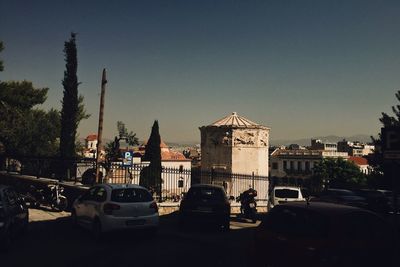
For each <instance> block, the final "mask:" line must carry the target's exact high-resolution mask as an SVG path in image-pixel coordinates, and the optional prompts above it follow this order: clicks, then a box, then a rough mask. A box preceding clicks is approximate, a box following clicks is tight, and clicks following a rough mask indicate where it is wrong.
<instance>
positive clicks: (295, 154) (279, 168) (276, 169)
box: [270, 149, 349, 178]
mask: <svg viewBox="0 0 400 267" xmlns="http://www.w3.org/2000/svg"><path fill="white" fill-rule="evenodd" d="M348 157H349V156H348V154H347V152H337V151H329V150H304V149H301V150H288V149H276V150H275V151H274V152H272V153H271V159H270V162H271V164H270V175H271V176H272V177H296V178H300V177H303V178H307V177H310V176H311V175H312V172H313V168H314V165H315V164H316V163H318V162H320V161H321V160H323V159H325V158H343V159H347V158H348Z"/></svg>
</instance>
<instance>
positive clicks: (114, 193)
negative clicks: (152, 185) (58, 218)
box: [71, 184, 159, 237]
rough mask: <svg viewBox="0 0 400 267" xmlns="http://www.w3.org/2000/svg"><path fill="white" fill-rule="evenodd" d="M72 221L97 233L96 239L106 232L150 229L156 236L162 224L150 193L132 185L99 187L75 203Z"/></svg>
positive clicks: (105, 185) (102, 185)
mask: <svg viewBox="0 0 400 267" xmlns="http://www.w3.org/2000/svg"><path fill="white" fill-rule="evenodd" d="M71 217H72V222H73V223H74V224H79V225H82V226H84V227H86V228H89V229H91V230H92V231H93V234H94V235H95V236H96V237H99V236H100V235H101V234H102V233H104V232H109V231H113V230H124V229H149V230H151V231H152V232H153V233H155V232H156V231H157V229H158V225H159V214H158V207H157V203H156V202H155V201H154V199H153V197H152V196H151V194H150V192H149V191H148V190H147V189H146V188H144V187H141V186H138V185H132V184H99V185H96V186H93V187H91V188H90V189H89V190H88V191H87V192H86V193H85V194H83V195H82V196H80V197H79V198H78V199H76V200H75V202H74V204H73V208H72V211H71Z"/></svg>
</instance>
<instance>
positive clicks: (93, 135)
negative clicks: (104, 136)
mask: <svg viewBox="0 0 400 267" xmlns="http://www.w3.org/2000/svg"><path fill="white" fill-rule="evenodd" d="M95 140H97V134H89V135H88V136H87V137H86V141H95Z"/></svg>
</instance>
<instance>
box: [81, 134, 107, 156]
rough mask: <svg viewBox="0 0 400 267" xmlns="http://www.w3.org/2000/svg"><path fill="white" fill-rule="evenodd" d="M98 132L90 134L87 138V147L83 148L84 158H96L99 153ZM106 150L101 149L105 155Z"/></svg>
mask: <svg viewBox="0 0 400 267" xmlns="http://www.w3.org/2000/svg"><path fill="white" fill-rule="evenodd" d="M97 143H98V140H97V134H89V135H88V136H87V137H86V138H85V149H84V150H83V157H84V158H92V159H93V158H96V153H97ZM104 154H105V152H104V150H102V151H101V153H100V155H104Z"/></svg>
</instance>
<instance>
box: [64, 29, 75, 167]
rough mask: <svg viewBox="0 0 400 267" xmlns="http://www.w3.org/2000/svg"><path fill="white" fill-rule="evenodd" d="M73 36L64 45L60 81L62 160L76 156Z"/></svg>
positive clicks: (72, 34)
mask: <svg viewBox="0 0 400 267" xmlns="http://www.w3.org/2000/svg"><path fill="white" fill-rule="evenodd" d="M75 36H76V34H75V33H71V38H70V39H69V41H66V42H65V43H64V55H65V67H66V70H65V71H64V79H63V80H62V85H63V87H64V95H63V100H62V110H61V135H60V157H61V159H64V160H65V159H71V158H74V157H75V155H76V153H75V149H76V147H75V138H76V132H77V128H78V123H79V121H78V115H79V97H78V85H79V82H78V77H77V70H78V60H77V51H76V43H75ZM65 167H69V164H68V163H66V165H65Z"/></svg>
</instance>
